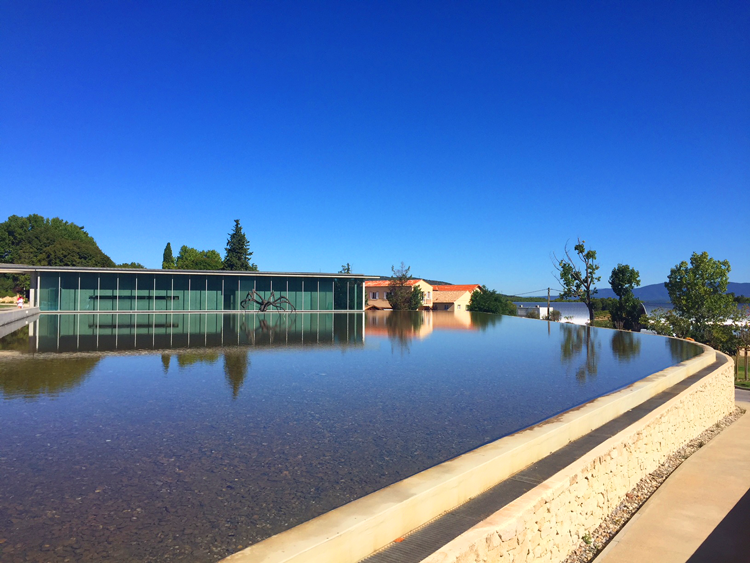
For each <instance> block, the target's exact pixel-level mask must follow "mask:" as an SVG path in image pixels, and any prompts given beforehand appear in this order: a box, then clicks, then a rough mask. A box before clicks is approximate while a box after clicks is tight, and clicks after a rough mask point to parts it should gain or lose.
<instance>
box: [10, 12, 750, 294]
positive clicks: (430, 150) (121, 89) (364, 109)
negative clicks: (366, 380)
mask: <svg viewBox="0 0 750 563" xmlns="http://www.w3.org/2000/svg"><path fill="white" fill-rule="evenodd" d="M748 30H750V3H748V2H747V1H737V2H650V1H649V2H590V3H577V2H433V1H430V2H349V1H347V2H283V1H281V2H280V1H274V2H270V1H269V2H230V1H226V2H209V1H205V2H188V1H180V2H164V1H159V2H100V1H93V2H70V1H60V2H34V1H31V2H25V1H24V2H19V1H15V0H13V1H7V0H1V1H0V84H1V85H2V86H1V87H0V186H1V187H2V194H3V197H2V207H1V208H0V209H1V211H0V221H2V220H4V219H5V218H6V217H7V216H8V215H11V214H16V215H27V214H30V213H39V214H41V215H44V216H47V217H52V216H58V217H61V218H63V219H66V220H69V221H73V222H75V223H77V224H80V225H83V226H85V228H86V229H87V230H88V232H89V233H90V234H91V235H92V236H93V237H94V238H95V239H96V240H97V242H99V244H100V246H101V247H102V249H103V250H104V251H105V252H106V253H108V254H109V255H110V256H111V257H112V258H113V259H114V260H115V261H117V262H124V261H127V262H129V261H138V262H141V263H143V264H144V265H145V266H147V267H160V265H161V256H162V251H163V249H164V246H165V244H166V243H167V241H169V242H171V243H172V247H173V248H174V249H175V252H176V251H177V249H178V248H179V247H180V246H181V245H183V244H187V245H189V246H194V247H196V248H199V249H211V248H213V249H217V250H219V251H220V252H221V253H222V254H223V252H224V245H225V244H226V239H227V234H228V233H229V231H230V230H231V228H232V225H233V219H236V218H238V219H240V220H241V222H242V225H243V227H244V229H245V231H246V233H247V235H248V237H249V239H250V243H251V249H252V250H253V251H254V252H255V254H254V256H253V259H254V261H255V262H256V263H257V264H258V265H259V267H260V269H261V270H271V271H324V272H328V271H337V270H338V269H339V267H340V265H341V264H342V263H344V262H351V263H352V264H353V266H354V270H355V271H356V272H362V273H368V274H386V273H389V272H390V267H391V265H392V264H396V265H397V264H399V263H400V262H401V261H404V262H405V263H406V264H407V265H411V268H412V273H413V274H416V275H419V276H421V277H428V278H437V279H442V280H446V281H449V282H452V283H484V284H487V285H488V286H490V287H492V288H495V289H498V290H501V291H503V292H519V293H520V292H524V291H530V290H535V289H538V288H543V287H547V286H549V285H552V286H553V287H554V283H555V282H554V278H553V276H552V271H553V268H552V265H551V261H550V254H551V253H552V252H553V251H555V252H558V253H559V252H561V251H562V249H563V246H564V245H565V242H566V240H569V241H570V243H571V245H572V244H574V243H575V240H576V238H577V237H581V238H583V239H585V240H586V241H587V244H589V245H590V246H591V247H593V248H594V249H596V250H597V251H598V253H599V259H600V263H601V266H602V272H603V280H602V283H601V285H602V286H606V285H607V284H606V279H607V277H608V274H609V271H610V270H611V269H612V267H613V266H614V265H616V264H617V263H618V262H622V263H627V264H630V265H632V266H633V267H635V268H637V269H638V270H640V272H641V279H642V282H643V284H649V283H658V282H662V281H664V280H665V279H666V276H667V274H668V273H669V270H670V268H671V267H673V266H674V265H675V264H676V263H677V262H679V261H681V260H687V259H689V257H690V255H691V253H692V252H694V251H704V250H705V251H708V252H709V254H711V255H712V256H713V257H715V258H720V259H728V260H729V261H730V262H731V264H732V269H733V271H732V274H731V275H730V279H731V280H732V281H738V282H748V281H750V260H749V259H748V258H749V257H750V234H749V233H750V231H748V225H749V223H748V221H749V220H750V219H749V217H750V207H749V205H750V203H749V199H750V198H749V197H748V195H749V194H750V39H749V38H750V33H749V32H748Z"/></svg>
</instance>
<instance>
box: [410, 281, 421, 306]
mask: <svg viewBox="0 0 750 563" xmlns="http://www.w3.org/2000/svg"><path fill="white" fill-rule="evenodd" d="M423 302H424V291H422V288H421V287H419V286H418V285H415V286H413V287H412V289H411V295H410V296H409V310H410V311H417V310H418V309H419V308H420V307H421V306H422V303H423Z"/></svg>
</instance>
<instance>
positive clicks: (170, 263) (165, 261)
mask: <svg viewBox="0 0 750 563" xmlns="http://www.w3.org/2000/svg"><path fill="white" fill-rule="evenodd" d="M161 269H162V270H174V256H172V243H170V242H168V243H167V246H166V248H164V255H163V256H162V259H161Z"/></svg>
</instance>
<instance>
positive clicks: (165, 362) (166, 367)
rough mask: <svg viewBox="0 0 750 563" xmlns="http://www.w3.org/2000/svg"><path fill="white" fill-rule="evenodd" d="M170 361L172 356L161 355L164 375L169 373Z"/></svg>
mask: <svg viewBox="0 0 750 563" xmlns="http://www.w3.org/2000/svg"><path fill="white" fill-rule="evenodd" d="M171 359H172V356H170V355H169V354H162V355H161V365H162V366H164V373H167V372H168V371H169V361H170V360H171Z"/></svg>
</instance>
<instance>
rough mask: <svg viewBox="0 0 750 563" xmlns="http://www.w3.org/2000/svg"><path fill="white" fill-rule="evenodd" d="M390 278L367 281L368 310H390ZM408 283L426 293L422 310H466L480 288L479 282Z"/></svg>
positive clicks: (417, 280)
mask: <svg viewBox="0 0 750 563" xmlns="http://www.w3.org/2000/svg"><path fill="white" fill-rule="evenodd" d="M389 283H390V282H389V281H388V280H367V281H365V293H366V295H367V305H366V307H365V309H366V310H370V311H377V310H383V311H386V310H390V308H391V305H390V303H388V284H389ZM406 285H407V286H409V287H411V288H414V287H419V288H420V289H421V290H422V293H423V295H424V300H423V302H422V307H420V310H421V311H428V310H432V311H466V307H467V306H468V305H469V300H470V299H471V294H472V293H473V292H474V291H475V290H477V289H479V288H480V285H479V284H469V285H430V284H429V283H427V282H426V281H425V280H423V279H415V280H409V281H408V282H406Z"/></svg>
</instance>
